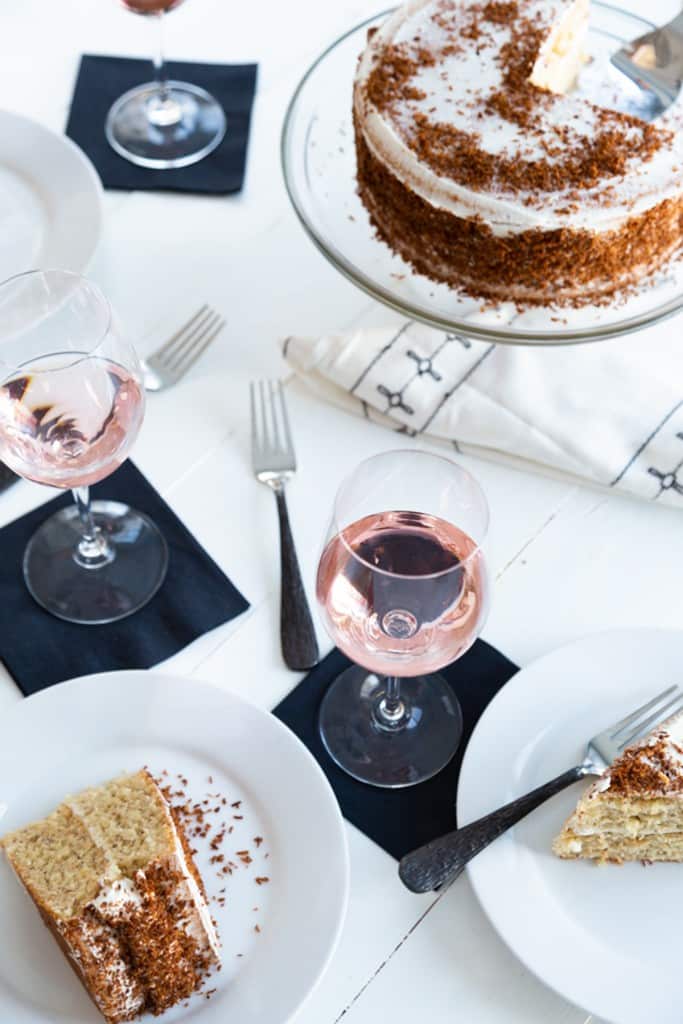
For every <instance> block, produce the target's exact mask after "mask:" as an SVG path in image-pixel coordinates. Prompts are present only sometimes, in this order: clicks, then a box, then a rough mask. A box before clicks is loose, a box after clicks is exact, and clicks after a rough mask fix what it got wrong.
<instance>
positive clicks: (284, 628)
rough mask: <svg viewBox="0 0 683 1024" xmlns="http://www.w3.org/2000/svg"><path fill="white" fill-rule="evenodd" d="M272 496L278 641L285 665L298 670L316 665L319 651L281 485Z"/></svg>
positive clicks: (283, 490) (318, 659)
mask: <svg viewBox="0 0 683 1024" xmlns="http://www.w3.org/2000/svg"><path fill="white" fill-rule="evenodd" d="M275 497H276V499H277V511H278V516H279V519H280V565H281V580H282V583H281V587H282V589H281V591H280V643H281V645H282V656H283V658H284V659H285V664H286V665H287V667H288V668H291V669H293V670H294V671H295V672H300V671H303V670H305V669H309V668H313V666H314V665H317V664H318V662H319V661H320V653H319V651H318V641H317V639H316V636H315V628H314V626H313V619H312V618H311V611H310V608H309V607H308V601H307V599H306V591H305V590H304V585H303V581H302V579H301V570H300V569H299V561H298V559H297V557H296V548H295V547H294V538H293V536H292V529H291V527H290V525H289V513H288V512H287V502H286V500H285V489H284V487H283V486H280V487H278V488H276V490H275Z"/></svg>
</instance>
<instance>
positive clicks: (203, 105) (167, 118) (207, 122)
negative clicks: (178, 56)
mask: <svg viewBox="0 0 683 1024" xmlns="http://www.w3.org/2000/svg"><path fill="white" fill-rule="evenodd" d="M121 2H122V3H123V6H124V7H125V8H126V9H127V10H129V11H132V12H133V13H135V14H142V15H145V16H147V17H150V18H152V17H153V18H155V19H156V21H157V24H158V30H159V39H158V48H157V53H156V56H155V57H154V62H153V63H154V81H153V82H148V83H145V84H144V85H138V86H136V87H135V88H134V89H130V90H129V91H128V92H126V93H124V94H123V96H120V97H119V99H117V100H116V102H115V103H114V104H113V106H112V108H111V110H110V111H109V113H108V114H107V119H106V121H105V126H104V130H105V135H106V137H107V141H108V142H109V145H110V146H111V147H112V148H113V149H114V150H116V152H117V153H118V154H119V155H120V156H122V157H125V159H126V160H130V162H131V163H134V164H138V165H139V166H140V167H150V168H155V169H156V170H170V169H172V168H174V167H187V166H188V165H189V164H194V163H197V161H199V160H203V159H204V157H205V156H208V155H209V153H212V152H213V150H214V149H216V147H217V146H219V145H220V143H221V142H222V141H223V137H224V135H225V131H226V127H227V125H226V119H225V113H224V111H223V108H222V107H221V105H220V103H219V102H218V101H217V100H216V99H215V98H214V97H213V96H212V95H211V94H210V93H208V92H207V91H206V89H202V88H200V87H199V86H198V85H191V84H190V83H189V82H178V81H171V80H169V79H168V76H167V74H166V67H165V59H164V42H163V26H164V23H165V17H164V16H165V15H166V14H167V13H168V12H169V11H173V10H175V8H176V7H179V6H180V4H181V3H182V2H183V0H121Z"/></svg>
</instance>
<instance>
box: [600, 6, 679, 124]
mask: <svg viewBox="0 0 683 1024" xmlns="http://www.w3.org/2000/svg"><path fill="white" fill-rule="evenodd" d="M612 63H613V64H614V66H615V67H616V68H618V69H619V71H621V72H623V74H625V75H626V76H627V77H628V78H630V79H631V80H632V81H633V82H635V83H636V85H638V86H639V88H641V89H643V90H644V91H645V92H648V93H650V94H651V95H652V96H654V98H655V100H656V103H654V104H653V105H652V109H651V111H650V118H649V119H650V120H654V119H655V118H656V117H659V116H660V114H662V113H663V112H664V111H665V110H666V109H667V107H670V106H671V104H672V103H673V102H674V101H675V100H676V98H677V96H678V94H679V92H680V90H681V86H683V11H681V13H680V14H679V15H677V17H675V18H674V19H673V21H670V22H669V23H668V25H662V27H661V28H656V29H653V31H652V32H646V33H645V35H643V36H640V37H639V38H638V39H634V40H633V42H631V43H627V44H626V46H624V47H622V49H621V50H619V51H618V52H617V53H615V54H614V56H613V57H612Z"/></svg>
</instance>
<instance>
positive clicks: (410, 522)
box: [317, 512, 487, 676]
mask: <svg viewBox="0 0 683 1024" xmlns="http://www.w3.org/2000/svg"><path fill="white" fill-rule="evenodd" d="M317 596H318V601H319V602H320V605H321V608H322V611H323V615H324V617H325V621H326V625H327V628H328V630H329V631H330V634H331V636H332V638H333V639H334V641H335V643H336V644H337V646H338V647H339V648H340V649H341V650H342V651H343V652H344V653H345V654H346V655H348V657H349V658H351V659H352V660H353V661H355V662H357V663H358V664H359V665H362V666H363V668H367V669H369V670H370V671H372V672H376V673H378V674H380V675H395V676H416V675H421V674H423V673H428V672H434V671H436V670H437V669H440V668H443V667H444V665H448V664H449V663H450V662H451V661H454V660H455V659H456V658H458V657H460V655H461V654H464V652H465V651H466V650H467V648H468V647H469V646H470V645H471V644H472V643H473V642H474V640H475V639H476V637H477V635H478V633H479V631H480V629H481V627H482V625H483V621H484V616H485V614H486V606H487V579H486V568H485V565H484V560H483V556H482V554H481V552H480V551H479V550H478V548H477V545H476V544H475V542H474V541H473V540H472V538H471V537H468V536H467V534H466V533H463V531H462V530H459V529H458V527H457V526H453V525H452V524H451V523H447V522H445V521H444V520H443V519H437V518H436V517H435V516H429V515H423V514H422V513H417V512H382V513H380V514H377V515H371V516H366V517H365V518H364V519H361V520H359V521H358V522H356V523H353V524H352V525H351V526H347V527H346V528H345V529H344V530H342V532H341V533H340V534H338V535H337V536H336V537H334V538H333V539H332V540H331V541H330V543H329V544H328V545H327V547H326V548H325V550H324V552H323V554H322V558H321V559H320V566H319V568H318V581H317Z"/></svg>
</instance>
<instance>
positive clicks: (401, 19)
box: [354, 0, 683, 235]
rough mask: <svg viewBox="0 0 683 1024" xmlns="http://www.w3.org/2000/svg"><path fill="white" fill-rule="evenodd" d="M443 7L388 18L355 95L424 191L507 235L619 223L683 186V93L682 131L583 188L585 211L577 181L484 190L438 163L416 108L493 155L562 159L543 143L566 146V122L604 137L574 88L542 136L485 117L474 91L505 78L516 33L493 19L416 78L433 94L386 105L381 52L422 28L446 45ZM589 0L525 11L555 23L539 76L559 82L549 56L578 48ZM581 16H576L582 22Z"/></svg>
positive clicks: (389, 156)
mask: <svg viewBox="0 0 683 1024" xmlns="http://www.w3.org/2000/svg"><path fill="white" fill-rule="evenodd" d="M474 2H475V0H459V6H460V7H464V8H466V7H468V6H471V5H472V4H473V3H474ZM438 5H439V0H409V2H408V3H407V4H405V5H404V6H403V7H401V8H400V9H399V10H398V11H396V12H395V13H394V14H393V15H392V16H391V17H390V18H388V19H387V21H386V22H385V23H384V25H383V26H382V27H381V28H380V29H379V31H378V32H377V33H375V35H374V36H373V38H372V39H371V41H370V43H369V44H368V46H367V47H366V50H365V52H364V54H363V56H362V58H361V61H360V63H359V67H358V72H357V76H356V88H355V99H354V103H355V110H356V115H357V118H358V121H359V124H360V125H361V128H362V131H363V135H364V137H365V141H366V143H367V145H368V147H369V149H370V151H371V152H372V153H373V155H374V156H375V157H376V158H377V159H379V160H380V161H381V162H382V163H383V164H385V165H386V166H388V167H389V168H390V169H391V170H392V171H393V172H394V174H396V176H397V177H398V178H399V179H400V180H401V181H403V182H404V183H405V184H407V185H408V186H409V187H410V188H411V189H412V190H413V191H414V192H415V193H416V194H417V195H419V196H420V197H421V198H422V199H424V200H426V201H427V202H429V203H431V204H432V205H433V206H436V207H438V208H441V209H444V210H447V211H448V212H450V213H452V214H454V215H456V216H458V217H462V218H470V217H474V216H479V217H482V218H483V219H484V220H485V221H486V222H487V224H488V226H489V227H490V228H491V230H493V231H494V233H496V234H500V235H505V234H512V233H516V232H521V231H527V230H530V229H533V228H540V229H543V230H553V229H559V228H562V227H572V228H574V229H577V228H585V229H589V230H593V231H596V232H606V231H611V230H615V229H617V228H619V227H620V226H621V225H622V224H623V223H624V221H625V220H626V219H628V218H629V217H631V216H633V215H636V214H639V213H643V212H645V211H647V210H648V209H651V208H652V207H654V206H656V205H658V204H659V203H661V202H662V201H663V200H665V199H667V198H676V197H678V196H680V195H681V194H682V193H683V98H679V101H678V103H677V104H676V105H675V107H676V109H675V110H672V111H670V112H669V113H668V114H667V117H666V118H665V119H663V120H662V126H666V127H668V128H670V129H677V131H676V133H675V139H674V142H673V143H672V144H671V145H666V144H665V145H663V146H662V147H661V148H660V149H659V150H658V151H657V152H656V153H655V154H654V156H653V157H652V158H651V159H649V160H647V161H643V160H642V159H640V158H637V157H636V158H634V159H632V160H631V161H630V162H629V166H628V169H627V171H626V173H625V174H624V175H621V176H618V177H611V178H606V179H604V180H603V181H601V182H600V183H599V184H597V185H596V186H595V187H593V188H590V189H585V190H582V192H581V203H580V208H579V209H578V210H576V209H574V208H573V204H572V203H571V200H570V193H571V191H572V190H571V189H568V190H566V191H565V192H561V191H560V192H552V193H551V192H547V193H544V194H542V195H539V193H538V192H537V191H529V192H517V193H515V192H513V191H507V192H506V191H505V190H504V189H500V190H499V191H493V190H492V191H475V190H474V189H472V188H468V187H466V186H464V185H460V184H458V183H457V182H455V181H453V180H452V179H449V178H447V177H444V176H442V175H439V174H438V173H436V172H435V171H433V170H432V169H431V168H430V167H428V166H427V165H426V164H425V163H424V162H422V161H421V160H420V159H419V158H418V157H417V156H416V154H415V153H414V152H413V151H412V150H411V149H410V147H409V146H408V145H407V144H406V142H405V136H406V134H407V133H408V131H409V130H410V127H411V125H412V122H413V117H414V115H415V114H416V113H421V114H424V115H425V116H426V117H427V118H428V120H429V122H430V123H432V124H436V123H447V124H449V125H451V126H452V127H453V128H455V129H457V130H459V131H462V132H464V133H466V134H468V135H470V136H477V141H478V145H479V146H480V147H481V148H482V149H483V150H484V151H485V152H487V153H489V154H492V155H494V156H495V155H501V156H502V155H503V154H504V155H505V157H506V158H507V159H512V160H515V159H524V160H532V161H533V160H546V161H550V162H552V161H553V160H560V159H561V158H560V157H559V156H557V157H551V156H549V155H548V152H547V150H546V149H545V148H544V144H547V145H548V146H555V147H557V134H556V130H557V129H558V128H562V127H564V126H567V125H570V126H571V130H572V133H573V134H574V136H575V138H576V139H578V140H579V142H580V140H582V139H585V140H586V141H587V142H588V141H589V140H591V139H592V138H593V137H594V136H595V133H596V128H597V127H598V123H599V122H598V113H597V110H596V108H595V107H594V106H593V105H592V104H591V103H589V102H588V101H586V100H584V99H582V98H581V97H578V96H572V95H571V94H569V95H566V96H559V95H558V96H554V97H553V101H552V102H551V103H549V104H548V105H547V108H545V107H544V109H543V110H542V112H541V115H540V116H541V119H542V120H541V134H540V135H530V134H529V133H527V132H525V130H524V129H523V128H522V127H520V126H519V125H517V124H513V123H511V122H509V121H506V120H504V119H503V118H501V117H500V116H499V115H498V114H496V113H493V112H486V113H484V114H483V116H478V115H482V107H481V104H475V106H474V107H473V106H472V105H471V101H472V99H473V98H474V99H477V98H481V99H482V101H483V100H485V98H486V97H487V96H489V95H490V94H492V93H494V92H495V91H496V90H497V89H499V88H500V87H501V86H502V72H501V68H500V63H499V62H498V61H497V56H498V54H499V53H500V50H501V48H502V47H503V46H504V45H505V43H506V42H509V40H510V30H509V28H508V27H507V26H505V25H492V24H490V23H487V25H486V30H487V36H486V41H485V42H484V43H481V44H478V45H475V44H474V43H473V44H472V45H471V46H468V47H467V48H466V49H464V51H463V52H460V50H458V51H457V52H456V53H454V54H452V55H451V56H448V57H445V58H443V59H442V60H441V61H440V62H439V63H438V64H437V65H435V66H431V67H430V66H426V65H425V66H422V67H421V68H420V69H419V71H418V72H417V73H416V75H415V77H414V78H413V79H411V85H414V86H415V88H416V89H419V90H422V91H423V92H424V93H425V94H426V95H425V98H424V99H411V100H409V101H405V102H404V103H403V104H399V105H398V106H397V108H396V109H395V110H394V111H393V112H391V113H388V112H380V111H379V110H378V109H377V108H376V107H375V106H374V105H373V104H372V103H371V102H370V101H369V100H368V99H367V97H366V94H365V90H364V89H363V88H362V86H363V84H364V83H365V82H366V81H367V79H368V77H369V75H370V74H371V72H372V70H373V66H374V62H375V58H376V56H377V54H378V52H379V51H380V50H381V49H382V48H383V47H384V46H385V45H387V44H390V43H394V44H401V43H405V44H408V45H410V44H411V43H413V42H414V40H415V38H416V36H419V39H420V43H421V44H423V45H425V46H427V47H428V48H429V49H430V50H431V49H432V48H436V47H439V46H445V45H446V44H447V42H448V37H447V33H446V30H445V29H443V28H441V27H439V26H438V25H437V24H435V23H434V22H433V20H432V15H433V14H434V11H435V9H436V8H437V7H438ZM582 5H583V0H576V2H574V3H572V2H571V0H527V2H526V3H525V4H524V15H525V16H528V17H538V18H541V19H542V20H543V23H544V24H547V25H548V40H547V43H546V46H545V47H544V48H543V49H542V51H541V53H540V55H539V62H538V63H537V70H536V72H535V74H534V77H536V75H537V74H539V75H541V77H542V76H543V74H544V73H545V77H546V79H548V80H550V78H551V71H550V70H549V68H548V64H552V54H553V48H554V47H555V46H557V45H559V46H560V47H562V46H564V45H566V46H570V47H573V48H574V49H576V48H577V47H578V46H579V33H580V32H581V31H582V29H581V25H582V24H583V14H582ZM567 19H569V21H567ZM572 19H575V21H574V22H573V27H572ZM563 25H564V32H563ZM489 36H490V37H491V41H489ZM561 40H564V42H561ZM560 60H561V61H562V60H563V61H564V62H565V63H564V65H563V67H564V69H565V70H566V68H567V66H569V65H571V63H572V57H571V56H570V57H567V54H566V53H565V54H563V55H562V54H561V55H560ZM544 66H545V72H543V68H544ZM632 131H633V137H634V140H635V139H637V138H639V137H640V135H639V130H638V129H637V128H636V127H634V128H633V129H632ZM529 199H532V202H529ZM568 206H571V207H572V208H571V209H568V208H567V207H568Z"/></svg>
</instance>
